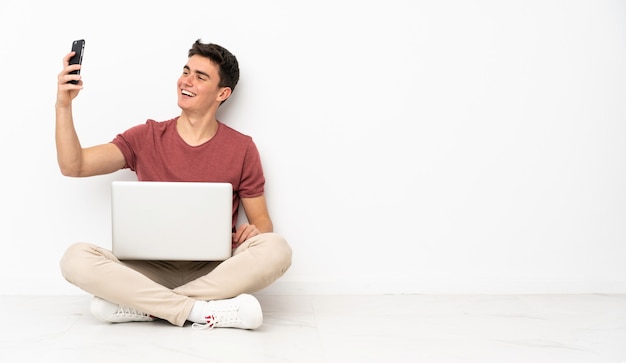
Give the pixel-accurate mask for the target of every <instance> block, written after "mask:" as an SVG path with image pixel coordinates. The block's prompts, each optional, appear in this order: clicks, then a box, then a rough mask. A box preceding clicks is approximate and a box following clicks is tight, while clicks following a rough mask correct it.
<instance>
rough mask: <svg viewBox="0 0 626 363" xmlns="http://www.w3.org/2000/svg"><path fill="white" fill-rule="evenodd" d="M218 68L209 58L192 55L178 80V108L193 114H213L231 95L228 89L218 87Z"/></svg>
mask: <svg viewBox="0 0 626 363" xmlns="http://www.w3.org/2000/svg"><path fill="white" fill-rule="evenodd" d="M219 83H220V76H219V66H218V65H216V64H215V63H214V62H213V61H211V60H210V59H209V58H206V57H203V56H200V55H193V56H191V57H189V59H188V61H187V64H186V65H185V66H184V67H183V73H182V74H181V76H180V77H179V78H178V82H177V86H178V107H180V108H181V109H182V110H183V111H185V112H188V113H193V114H205V113H207V112H211V110H213V112H215V110H217V108H218V107H219V105H220V104H221V103H222V102H223V101H225V100H226V99H227V98H228V97H229V96H230V94H231V89H230V88H229V87H220V86H219Z"/></svg>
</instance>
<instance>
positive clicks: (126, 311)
mask: <svg viewBox="0 0 626 363" xmlns="http://www.w3.org/2000/svg"><path fill="white" fill-rule="evenodd" d="M114 315H115V316H121V317H124V318H141V319H144V318H145V319H151V318H152V316H151V315H149V314H146V313H143V312H141V311H137V310H136V309H133V308H129V307H126V306H122V305H118V307H117V311H116V312H115V314H114Z"/></svg>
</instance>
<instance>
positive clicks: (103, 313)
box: [91, 296, 154, 323]
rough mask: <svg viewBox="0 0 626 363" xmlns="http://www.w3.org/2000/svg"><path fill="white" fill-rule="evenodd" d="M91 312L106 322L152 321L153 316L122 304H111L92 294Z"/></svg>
mask: <svg viewBox="0 0 626 363" xmlns="http://www.w3.org/2000/svg"><path fill="white" fill-rule="evenodd" d="M91 314H92V315H93V316H95V317H96V318H97V319H99V320H102V321H105V322H108V323H128V322H131V321H153V320H154V317H152V316H150V315H148V314H146V313H142V312H139V311H137V310H135V309H131V308H128V307H125V306H122V305H117V304H113V303H112V302H109V301H107V300H104V299H101V298H99V297H97V296H94V297H93V299H92V300H91Z"/></svg>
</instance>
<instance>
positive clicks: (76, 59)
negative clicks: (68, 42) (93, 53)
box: [70, 39, 85, 84]
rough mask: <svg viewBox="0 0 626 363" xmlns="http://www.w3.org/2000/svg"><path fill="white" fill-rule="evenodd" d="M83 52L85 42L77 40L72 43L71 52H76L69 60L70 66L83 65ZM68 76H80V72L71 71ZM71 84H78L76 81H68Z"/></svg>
mask: <svg viewBox="0 0 626 363" xmlns="http://www.w3.org/2000/svg"><path fill="white" fill-rule="evenodd" d="M84 51H85V40H84V39H79V40H75V41H74V42H73V43H72V52H76V54H74V55H73V56H72V58H70V64H83V53H84ZM70 74H80V70H76V71H71V72H70ZM70 83H72V84H78V81H70Z"/></svg>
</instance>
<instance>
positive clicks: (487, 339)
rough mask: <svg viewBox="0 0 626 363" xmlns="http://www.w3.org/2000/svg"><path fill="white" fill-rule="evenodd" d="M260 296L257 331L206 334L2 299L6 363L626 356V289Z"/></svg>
mask: <svg viewBox="0 0 626 363" xmlns="http://www.w3.org/2000/svg"><path fill="white" fill-rule="evenodd" d="M258 298H259V300H260V301H261V305H262V306H263V308H264V312H265V314H264V324H263V325H262V326H261V328H259V329H258V330H255V331H245V330H238V329H213V330H205V331H198V330H194V329H191V328H190V327H188V326H187V327H184V328H178V327H174V326H172V325H169V324H168V323H165V322H151V323H128V324H104V323H100V322H98V321H96V320H95V319H93V318H92V317H91V316H90V314H89V312H88V306H89V302H90V297H89V296H87V295H78V296H42V297H26V296H5V297H0V303H1V306H2V314H3V316H2V324H1V328H0V329H1V333H2V334H1V337H0V352H2V361H3V362H29V363H30V362H64V363H70V362H81V363H86V362H109V363H110V362H113V363H120V362H168V363H172V362H185V363H187V362H190V363H191V362H256V363H263V362H272V363H275V362H298V363H304V362H315V363H323V362H360V363H361V362H399V363H403V362H429V363H430V362H433V363H434V362H436V363H440V362H446V363H448V362H463V363H469V362H483V363H484V362H498V363H514V362H524V363H530V362H532V363H536V362H550V363H559V362H564V363H565V362H566V363H578V362H588V363H604V362H606V363H624V362H626V295H514V296H510V295H506V296H488V295H462V296H458V295H456V296H455V295H437V296H433V295H373V296H271V295H261V296H258ZM7 357H10V358H9V359H7Z"/></svg>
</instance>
